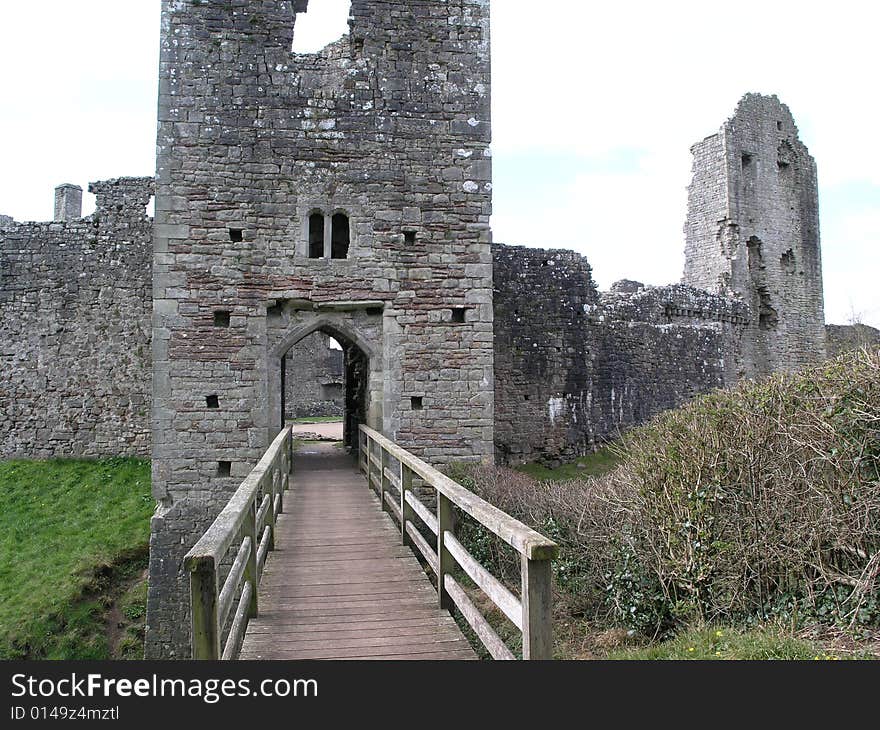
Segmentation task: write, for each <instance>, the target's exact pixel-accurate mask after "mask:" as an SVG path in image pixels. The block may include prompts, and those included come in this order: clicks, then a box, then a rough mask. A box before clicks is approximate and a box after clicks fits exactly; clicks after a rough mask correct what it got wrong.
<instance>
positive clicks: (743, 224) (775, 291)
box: [684, 94, 825, 382]
mask: <svg viewBox="0 0 880 730" xmlns="http://www.w3.org/2000/svg"><path fill="white" fill-rule="evenodd" d="M692 152H693V155H694V168H693V169H694V174H693V180H692V182H691V186H690V188H689V195H688V219H687V224H686V226H685V233H686V248H685V255H686V264H685V273H684V283H685V284H689V285H691V286H695V287H698V288H700V289H705V290H707V291H709V292H712V293H717V294H724V295H735V296H738V297H740V298H742V300H743V301H744V302H745V303H746V304H748V305H749V307H750V309H751V312H752V316H751V319H750V321H749V323H748V326H747V327H746V331H745V333H744V335H743V337H742V345H741V347H740V349H739V353H738V361H737V363H736V366H735V372H730V373H729V375H732V376H733V378H732V379H731V377H728V382H732V381H733V380H737V379H739V378H742V377H748V378H753V377H758V376H762V375H767V374H769V373H772V372H775V371H777V370H796V369H798V368H800V367H803V366H804V365H807V364H809V363H812V362H817V361H820V360H822V359H824V357H825V310H824V296H823V287H822V257H821V252H820V248H819V192H818V182H817V175H816V163H815V161H814V160H813V158H812V157H811V156H810V153H809V152H808V150H807V148H806V147H805V146H804V144H803V143H802V142H801V141H800V139H799V138H798V130H797V127H796V126H795V122H794V119H793V118H792V115H791V112H790V111H789V109H788V107H787V106H786V105H785V104H783V103H782V102H780V101H779V99H777V98H776V97H775V96H764V95H761V94H746V95H745V96H744V97H743V99H742V100H741V101H740V103H739V106H737V108H736V112H735V113H734V115H733V117H732V118H731V119H729V120H728V121H727V122H726V123H725V124H724V126H723V127H722V128H721V131H720V132H718V133H717V134H714V135H712V136H711V137H707V138H706V139H704V140H703V141H702V142H699V143H698V144H696V145H694V146H693V148H692Z"/></svg>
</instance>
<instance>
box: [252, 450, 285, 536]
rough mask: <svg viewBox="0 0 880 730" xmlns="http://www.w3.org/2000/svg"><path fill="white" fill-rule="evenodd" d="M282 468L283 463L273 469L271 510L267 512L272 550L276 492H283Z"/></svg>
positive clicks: (270, 496) (270, 495)
mask: <svg viewBox="0 0 880 730" xmlns="http://www.w3.org/2000/svg"><path fill="white" fill-rule="evenodd" d="M282 468H283V465H282V466H280V467H279V468H278V469H277V470H276V469H273V470H272V489H271V490H270V494H269V512H268V513H267V514H266V524H267V525H268V526H269V550H270V551H271V550H274V549H275V495H276V493H278V494H280V493H281V491H282V489H281V488H282V486H283V484H284V482H283V480H282V477H281V471H280V470H281V469H282ZM258 547H259V546H258Z"/></svg>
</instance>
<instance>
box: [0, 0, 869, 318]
mask: <svg viewBox="0 0 880 730" xmlns="http://www.w3.org/2000/svg"><path fill="white" fill-rule="evenodd" d="M159 5H160V3H159V0H124V2H122V1H120V0H77V1H76V2H71V1H70V0H41V2H26V3H23V2H12V1H11V0H2V1H0V29H2V30H0V68H2V69H3V71H2V73H3V83H2V86H0V161H2V170H3V174H2V175H0V213H4V214H6V215H12V216H13V217H15V218H16V219H17V220H48V219H49V218H51V214H52V190H53V188H54V186H55V185H56V184H58V183H61V182H73V183H77V184H79V185H82V186H83V188H85V187H86V186H87V184H88V182H89V181H91V180H99V179H105V178H110V177H119V176H123V175H150V174H153V172H154V152H155V115H156V75H157V67H158V31H159ZM311 5H312V10H310V11H309V13H307V14H306V15H305V16H300V19H301V20H300V21H299V22H298V26H297V30H298V34H297V35H298V38H297V43H298V45H299V47H300V48H301V49H302V50H314V48H317V47H319V46H320V45H322V44H324V43H325V42H329V41H331V40H334V39H335V38H336V37H338V36H339V35H340V34H341V33H342V32H344V31H345V30H346V25H345V20H346V16H347V9H348V0H311ZM878 7H880V6H878V4H876V3H873V2H870V3H869V2H866V1H865V2H854V1H852V0H838V1H837V2H834V3H804V2H791V1H789V0H739V2H738V3H736V4H735V5H731V4H729V3H711V2H709V1H708V0H703V1H702V2H690V1H681V0H676V1H675V2H669V3H658V2H655V1H638V2H623V1H619V2H616V3H586V2H584V3H581V2H574V1H573V0H543V2H541V3H539V4H535V3H534V2H531V1H529V0H495V2H493V4H492V14H493V21H492V22H493V38H492V41H493V74H494V77H493V85H494V88H493V95H494V112H493V116H494V119H493V125H494V142H493V151H494V160H495V181H494V182H495V215H494V218H493V228H494V235H495V240H497V241H501V242H504V243H516V244H523V245H529V246H543V247H562V248H573V249H576V250H577V251H580V252H581V253H583V254H585V255H586V256H587V257H588V258H589V260H590V262H591V264H592V265H593V269H594V272H595V277H596V280H597V282H598V283H599V285H600V287H602V288H607V287H608V286H610V285H611V284H612V283H613V282H614V281H616V280H617V279H620V278H631V279H637V280H640V281H643V282H645V283H649V284H666V283H670V282H674V281H678V280H679V279H680V277H681V272H682V268H683V263H684V258H683V249H684V234H683V233H682V227H683V224H684V218H685V208H686V186H687V184H688V179H689V176H690V164H691V160H690V152H689V148H690V145H691V144H693V143H694V142H696V141H698V140H700V139H702V138H703V137H706V136H707V135H709V134H712V133H714V132H716V131H717V130H718V128H719V127H720V126H721V124H722V123H723V122H724V120H725V119H727V118H728V117H729V116H730V115H731V114H732V113H733V110H734V108H735V107H736V104H737V102H738V100H739V98H740V97H741V96H742V95H743V94H744V93H746V92H748V91H756V92H761V93H765V94H772V93H775V94H777V95H778V96H779V97H780V98H781V99H782V101H784V102H785V103H786V104H788V105H789V107H790V108H791V111H792V113H793V114H794V117H795V120H796V122H797V123H798V126H799V128H800V132H801V138H802V139H803V141H804V142H805V143H806V144H807V146H808V147H809V148H810V151H811V152H812V154H813V156H814V157H815V158H816V161H817V164H818V168H819V185H820V205H821V216H822V220H821V223H822V255H823V260H824V269H825V293H826V313H827V318H828V321H830V322H839V323H845V322H848V321H849V320H850V319H851V318H852V316H853V315H854V314H855V316H856V317H858V318H860V319H861V320H862V321H865V322H867V323H869V324H873V325H874V326H877V327H880V295H878V293H877V283H876V280H877V277H878V274H880V145H878V144H877V141H876V140H875V138H874V134H875V133H876V130H877V119H878V112H880V92H878V82H877V69H878V54H877V29H878V27H880V10H878ZM88 198H89V196H87V201H86V209H87V212H88V211H89V210H90V206H93V202H92V201H91V200H89V199H88Z"/></svg>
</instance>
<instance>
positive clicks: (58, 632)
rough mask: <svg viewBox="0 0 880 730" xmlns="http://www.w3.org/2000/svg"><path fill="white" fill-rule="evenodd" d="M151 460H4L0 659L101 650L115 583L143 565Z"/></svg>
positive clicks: (94, 655) (92, 655) (87, 655)
mask: <svg viewBox="0 0 880 730" xmlns="http://www.w3.org/2000/svg"><path fill="white" fill-rule="evenodd" d="M154 506H155V503H154V501H153V499H152V497H151V496H150V465H149V462H146V461H141V460H136V459H105V460H101V461H87V460H60V461H48V462H31V461H8V462H0V659H11V658H32V659H39V658H49V659H73V658H76V659H98V658H107V656H108V652H109V646H108V643H107V638H106V635H105V632H104V630H103V628H104V627H103V622H104V615H105V614H106V611H107V608H108V600H109V597H108V596H109V593H108V591H111V590H112V586H114V585H119V583H121V582H126V581H131V580H132V579H133V578H135V577H136V575H137V574H138V573H140V572H141V571H142V570H143V568H144V566H145V564H146V554H147V546H148V541H149V523H150V516H151V515H152V513H153V509H154Z"/></svg>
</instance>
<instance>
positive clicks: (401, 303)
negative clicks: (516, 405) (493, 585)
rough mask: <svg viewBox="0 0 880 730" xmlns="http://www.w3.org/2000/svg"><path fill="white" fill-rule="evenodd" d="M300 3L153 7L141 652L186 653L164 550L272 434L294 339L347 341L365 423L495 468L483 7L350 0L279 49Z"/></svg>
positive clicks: (209, 0) (180, 591) (182, 619)
mask: <svg viewBox="0 0 880 730" xmlns="http://www.w3.org/2000/svg"><path fill="white" fill-rule="evenodd" d="M307 6H308V3H307V2H305V0H295V2H290V1H288V0H202V1H200V2H196V1H195V0H164V2H163V3H162V41H161V43H162V48H161V61H160V65H161V68H160V98H159V134H158V162H157V169H158V180H157V198H156V226H155V236H154V268H153V273H154V313H155V316H154V330H153V360H154V405H153V409H154V411H153V412H154V418H153V490H154V495H155V496H156V498H157V499H158V500H159V501H160V508H159V510H158V512H157V513H156V516H155V517H154V519H153V527H152V540H151V565H150V595H149V598H148V617H147V640H146V645H147V655H148V656H150V657H172V656H176V657H180V656H186V655H187V654H188V652H189V636H188V635H189V631H188V626H189V618H188V610H189V609H188V603H189V596H188V592H187V590H188V589H187V581H186V576H185V575H184V573H183V570H182V558H183V556H184V554H185V553H186V552H187V550H188V549H189V547H190V546H191V545H192V544H193V543H194V541H195V539H196V537H197V536H198V535H199V534H200V533H201V531H203V530H204V529H205V528H206V527H207V526H208V524H210V521H211V520H212V519H213V517H214V515H215V514H216V513H217V511H218V510H219V508H220V506H221V505H222V504H223V503H224V502H225V501H226V499H227V498H228V496H229V494H230V493H231V491H232V490H233V489H234V488H235V486H236V485H237V484H238V482H239V480H240V479H241V478H242V477H243V476H244V475H245V474H246V473H247V471H248V470H249V469H250V468H251V466H252V465H253V464H254V463H255V462H256V461H257V459H258V458H259V456H260V454H261V452H262V451H263V450H264V449H265V448H266V446H267V445H268V444H269V442H270V439H271V437H272V435H273V434H274V433H275V431H276V430H277V428H278V427H279V426H280V422H281V413H280V409H281V400H282V399H281V394H280V382H281V377H280V368H281V361H282V360H281V358H282V356H283V355H284V353H285V352H286V350H285V348H287V349H289V348H290V347H292V346H293V345H294V344H295V343H296V338H297V337H302V336H305V335H307V334H311V332H313V331H318V330H320V331H324V332H326V333H328V334H331V335H332V336H334V337H336V336H339V337H341V338H342V339H344V340H346V341H347V342H351V343H354V344H356V345H357V346H358V349H359V351H361V352H363V353H365V354H367V356H368V357H369V374H368V375H369V383H370V385H369V386H368V387H367V388H366V398H367V400H368V403H367V406H366V408H365V414H366V418H367V421H368V422H369V424H370V425H372V426H374V427H376V428H379V429H382V430H383V431H384V432H385V433H386V434H387V435H388V436H390V437H392V438H395V439H397V440H398V441H399V442H400V443H401V444H402V445H403V446H405V447H407V448H410V449H412V450H413V451H414V452H416V453H418V454H420V455H422V456H423V457H425V458H427V459H428V460H429V461H432V462H434V463H437V464H442V463H445V462H448V461H452V460H487V461H491V460H492V458H493V424H494V419H493V392H494V391H493V362H492V360H493V345H492V339H493V335H492V258H491V251H490V247H489V240H490V231H489V216H490V214H491V157H490V153H489V141H490V136H491V134H490V91H489V87H490V74H489V2H488V0H433V1H429V0H405V1H404V0H353V2H352V5H351V18H350V33H349V35H348V36H345V37H344V38H343V39H341V40H340V41H338V42H337V43H334V44H332V45H330V46H329V47H328V48H326V49H325V50H324V51H323V52H321V53H318V54H308V55H295V54H293V53H292V51H291V46H292V42H293V37H294V33H295V21H296V17H295V12H296V11H305V10H306V9H307ZM316 214H321V215H323V216H325V217H329V216H333V215H337V214H338V215H344V216H347V217H348V219H349V223H350V247H349V250H348V256H347V258H345V259H341V258H340V259H336V258H333V259H328V258H309V253H310V250H311V249H312V246H311V243H312V238H313V235H312V234H313V233H314V232H313V231H312V230H311V222H312V218H313V215H316ZM317 235H318V236H320V234H317ZM325 235H326V233H325ZM325 242H326V243H329V241H325ZM329 248H330V246H329V245H328V246H326V249H329ZM326 249H325V250H326ZM218 310H224V311H226V312H228V313H229V314H230V317H229V324H228V326H222V327H217V326H215V325H214V322H215V321H216V320H215V319H214V317H215V316H216V315H215V313H216V312H217V311H218ZM273 319H274V320H275V321H277V324H278V325H281V326H283V327H285V328H286V330H285V331H284V332H279V333H277V334H276V331H275V322H274V321H272V320H273ZM367 324H369V332H366V331H364V330H363V327H365V326H367ZM377 338H378V339H377ZM209 396H213V398H212V399H211V400H210V401H209V400H207V398H208V397H209ZM211 403H214V404H216V406H215V407H212V406H211V405H210V404H211ZM220 464H228V465H229V467H228V473H229V476H224V474H225V473H226V471H225V470H222V469H220V468H219V465H220Z"/></svg>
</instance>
